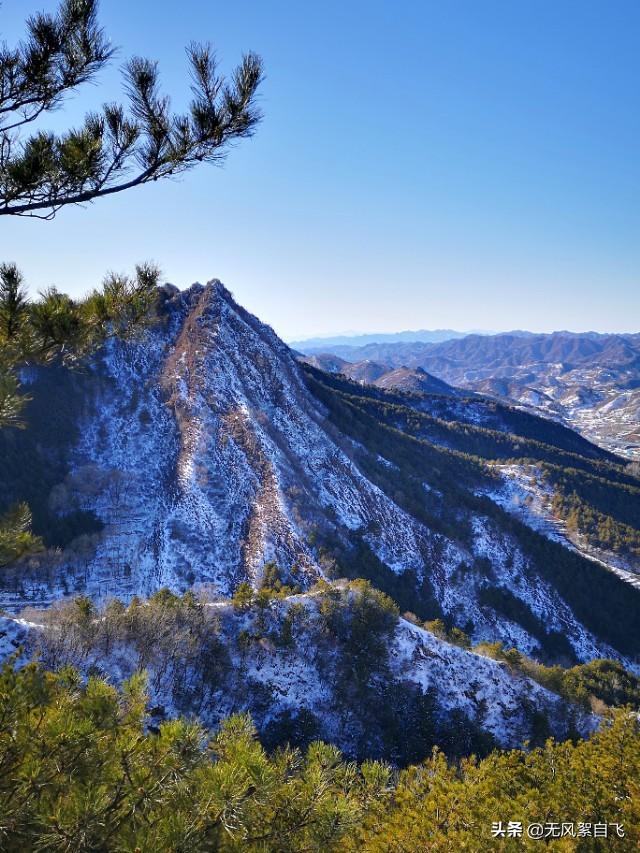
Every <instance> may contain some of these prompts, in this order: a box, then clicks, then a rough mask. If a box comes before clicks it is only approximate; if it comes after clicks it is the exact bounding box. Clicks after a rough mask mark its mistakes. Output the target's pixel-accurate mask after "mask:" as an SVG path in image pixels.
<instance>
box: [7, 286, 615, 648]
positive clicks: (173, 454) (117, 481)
mask: <svg viewBox="0 0 640 853" xmlns="http://www.w3.org/2000/svg"><path fill="white" fill-rule="evenodd" d="M165 297H166V299H165V304H164V311H163V318H162V320H161V321H160V322H159V323H158V324H157V325H156V326H155V327H153V328H152V329H151V330H149V331H147V332H146V333H145V334H144V335H143V336H142V337H141V338H140V339H138V340H129V341H120V340H112V341H110V342H109V344H108V346H107V347H106V349H105V351H104V352H103V353H102V355H101V356H100V357H99V358H96V359H95V360H94V362H93V364H92V366H91V369H92V370H93V373H94V375H95V380H96V381H95V388H96V399H95V401H94V405H93V406H92V410H91V411H92V413H91V414H89V415H87V416H86V418H85V420H84V421H83V422H82V424H81V428H80V434H81V436H82V438H81V441H80V442H79V444H78V445H77V446H76V447H75V448H74V449H73V452H72V468H73V470H72V473H71V475H70V476H69V477H68V478H67V482H66V484H65V487H66V488H67V491H68V492H69V494H70V495H71V498H70V506H69V509H83V510H88V511H93V512H95V514H96V515H97V516H98V518H99V519H100V520H101V521H102V522H103V523H104V525H105V528H104V531H103V532H102V534H100V535H99V536H97V537H94V540H95V541H92V542H91V543H89V546H90V547H89V546H88V547H84V546H83V548H80V547H79V546H76V547H73V548H69V549H67V550H66V551H65V552H63V553H58V554H48V555H46V556H45V557H44V558H39V557H36V558H33V559H31V560H29V561H26V562H24V563H21V564H20V566H19V568H18V570H17V571H16V573H15V575H14V577H13V579H12V581H11V583H7V584H5V587H4V589H3V590H0V604H1V605H2V606H4V607H6V608H8V609H13V610H19V609H20V608H21V607H23V606H24V605H25V604H28V603H30V604H35V605H42V604H45V603H47V602H51V601H52V600H54V599H56V598H60V597H63V596H65V595H68V594H73V593H77V592H86V593H88V594H90V595H93V596H96V597H99V598H107V597H109V596H119V597H121V598H124V599H128V598H130V597H131V596H132V595H133V594H140V595H143V596H145V595H148V594H150V593H151V592H153V591H155V590H157V589H158V588H160V587H162V586H169V587H170V588H172V589H176V590H184V589H186V588H187V587H189V586H191V585H192V584H193V583H196V582H200V583H208V584H211V585H213V586H215V587H217V589H218V591H219V592H221V593H224V594H228V593H230V592H231V591H232V590H233V589H234V588H235V587H236V586H237V584H238V583H239V582H240V581H242V580H248V581H249V582H250V583H252V584H253V585H254V586H257V585H259V583H260V579H261V573H262V567H263V566H264V564H265V562H268V561H270V560H274V561H276V562H277V563H278V564H279V566H280V567H281V569H282V570H284V572H285V576H286V574H287V572H290V571H293V570H294V569H295V572H296V582H297V583H301V584H302V585H303V586H308V585H309V584H310V583H311V582H313V581H314V580H315V579H317V578H318V577H321V576H322V573H323V572H322V568H321V561H320V557H319V554H318V552H317V551H316V550H315V549H314V547H313V545H312V544H311V543H312V541H313V535H312V534H313V533H314V531H315V530H317V529H318V528H324V529H329V530H330V531H331V532H332V533H334V534H335V535H336V536H337V537H339V538H341V539H342V541H343V542H346V543H348V542H349V541H350V540H351V538H352V537H353V536H354V535H356V534H357V535H359V536H361V537H362V538H363V539H364V541H365V542H366V543H367V544H368V545H369V547H370V548H371V550H372V551H373V552H374V553H375V554H376V556H377V557H378V558H379V559H380V560H381V561H382V562H383V563H384V564H385V565H386V566H387V567H388V568H389V569H390V570H391V571H393V572H395V573H398V574H400V573H404V572H407V571H411V572H412V573H413V574H414V576H415V579H416V583H417V584H418V585H420V584H422V582H423V581H427V582H428V583H429V584H430V585H431V587H432V588H433V592H434V595H435V597H436V599H437V600H438V602H439V603H440V605H441V607H442V609H443V611H444V613H445V614H447V615H448V616H450V617H451V618H452V619H453V620H454V621H455V623H456V624H458V625H460V626H465V625H466V624H467V623H469V622H471V623H473V626H474V627H473V636H474V639H476V640H479V639H491V640H494V639H504V640H505V641H506V642H508V643H510V644H517V645H518V646H519V647H520V648H521V649H522V651H524V652H532V651H534V650H535V649H536V648H537V646H538V640H537V639H536V638H535V637H533V636H531V635H530V634H528V633H527V632H526V631H525V630H524V629H523V628H522V627H521V626H519V625H517V624H516V623H513V622H510V621H508V620H506V619H504V618H503V617H501V616H498V615H497V614H496V613H495V612H493V611H492V610H491V609H490V608H487V607H485V606H481V605H480V603H479V601H478V595H479V592H480V590H481V588H482V586H483V585H486V584H487V582H490V583H493V584H496V585H501V586H505V587H506V588H508V589H509V590H511V591H512V592H513V593H514V594H515V595H517V596H518V597H519V598H521V599H522V600H523V601H525V602H526V603H527V605H528V606H529V607H530V608H531V609H532V610H533V611H534V612H535V613H536V614H537V615H538V616H539V618H540V619H541V620H542V622H543V623H544V624H545V625H547V626H549V627H550V628H552V629H554V630H561V631H563V633H564V634H566V636H567V637H568V638H569V640H570V642H571V643H572V645H573V647H574V649H575V652H576V654H577V656H578V657H579V658H580V659H582V660H586V659H589V658H592V657H594V656H596V657H597V656H616V655H615V653H614V652H613V650H612V649H610V648H609V647H608V646H606V645H605V644H603V643H601V642H598V641H596V639H595V638H594V637H592V636H591V635H590V634H589V633H588V632H587V631H585V629H584V628H583V626H582V625H581V624H580V623H579V622H578V621H577V620H576V618H575V617H574V616H573V614H572V613H571V611H570V609H569V608H568V606H567V605H566V604H565V603H564V602H563V601H562V599H561V598H560V597H559V596H558V594H557V593H556V592H555V591H554V590H553V589H552V588H551V587H550V586H549V584H547V583H546V582H544V581H543V580H542V579H541V578H540V577H539V576H538V575H537V573H536V571H535V567H533V566H532V565H531V564H530V562H529V560H528V559H527V558H525V557H524V556H523V555H522V553H521V551H520V550H519V547H518V545H517V543H516V541H515V540H514V539H513V538H512V537H510V536H509V535H508V534H505V533H504V531H501V530H500V529H499V528H498V527H497V526H496V525H495V523H494V522H492V521H490V520H489V519H487V518H483V517H482V516H477V517H475V518H474V520H473V526H472V531H471V542H470V543H469V542H467V543H466V544H462V543H461V542H458V541H453V540H450V539H447V538H445V537H444V536H443V535H441V534H438V533H435V532H433V531H431V530H430V529H428V528H427V527H426V526H425V525H424V524H423V523H420V522H418V521H417V520H416V519H414V518H413V517H412V516H410V515H409V514H408V513H407V512H405V511H404V510H403V509H401V508H400V507H399V506H398V505H397V504H396V503H395V502H394V500H393V499H392V497H391V496H389V495H387V494H385V493H384V492H383V491H382V490H381V489H380V488H378V487H377V486H376V485H375V484H373V483H372V482H371V481H370V480H369V479H367V477H365V476H364V475H363V473H362V472H361V471H360V470H359V469H358V467H357V466H356V464H355V463H354V461H353V459H352V458H351V453H352V452H353V447H352V444H351V443H350V441H349V440H348V439H346V438H345V437H344V436H343V435H342V434H340V433H338V431H337V430H336V429H335V427H333V426H332V425H331V424H329V422H328V421H327V420H326V418H325V413H324V411H323V408H322V405H321V404H320V402H319V401H318V400H317V399H316V398H315V397H314V396H313V395H312V394H311V392H310V391H309V389H308V388H307V386H306V384H305V382H304V380H303V376H302V373H301V368H300V366H299V365H298V363H297V361H296V359H295V355H294V354H293V353H292V352H291V351H290V350H289V349H288V347H287V346H286V345H285V344H284V343H283V342H282V341H280V339H279V338H278V337H277V336H276V335H275V333H274V332H273V331H272V329H270V328H269V327H268V326H266V325H264V324H263V323H261V322H260V321H259V320H258V319H257V318H255V317H254V316H252V315H251V314H249V313H248V312H247V311H245V310H244V309H243V308H241V307H240V306H238V305H237V304H236V303H235V302H234V300H233V298H232V296H231V294H230V293H229V291H228V290H227V289H226V288H225V287H224V286H223V285H222V284H221V283H220V282H219V281H216V280H214V281H212V282H210V283H209V284H207V285H206V286H203V285H199V284H198V285H193V286H192V287H191V288H190V289H189V290H187V291H184V292H178V291H177V290H176V289H174V288H166V289H165ZM458 403H459V401H458ZM458 403H457V404H458ZM459 405H460V406H461V407H462V403H459ZM470 405H471V407H472V406H473V404H470ZM472 415H473V408H471V409H470V411H469V412H467V416H468V417H471V416H472ZM380 464H384V463H383V462H382V461H381V462H380ZM425 485H426V486H427V487H428V485H429V484H428V483H427V484H425ZM479 558H485V560H488V562H489V563H490V567H491V576H490V579H488V577H487V573H486V571H485V570H484V569H482V568H481V569H478V568H477V565H476V564H477V561H478V559H479ZM10 575H11V573H10V572H7V573H6V576H7V577H10Z"/></svg>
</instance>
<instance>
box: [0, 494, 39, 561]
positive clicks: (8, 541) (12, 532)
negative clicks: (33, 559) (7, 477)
mask: <svg viewBox="0 0 640 853" xmlns="http://www.w3.org/2000/svg"><path fill="white" fill-rule="evenodd" d="M41 549H42V540H41V539H40V537H39V536H34V535H33V534H32V533H31V510H30V509H29V507H28V506H27V504H25V503H19V504H16V505H15V506H14V507H12V508H11V509H10V510H9V511H8V512H7V513H5V515H3V516H0V566H4V565H6V564H7V563H10V562H11V561H12V560H15V559H17V558H18V557H21V556H22V555H23V554H26V553H31V552H33V551H39V550H41Z"/></svg>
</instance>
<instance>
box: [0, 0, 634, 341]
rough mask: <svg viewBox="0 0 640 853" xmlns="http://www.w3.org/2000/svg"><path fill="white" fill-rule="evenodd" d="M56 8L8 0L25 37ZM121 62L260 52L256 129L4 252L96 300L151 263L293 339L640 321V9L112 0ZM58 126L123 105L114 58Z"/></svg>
mask: <svg viewBox="0 0 640 853" xmlns="http://www.w3.org/2000/svg"><path fill="white" fill-rule="evenodd" d="M54 7H55V3H54V2H49V0H39V1H38V0H3V3H2V8H0V32H1V34H2V37H3V38H5V39H7V40H8V41H9V42H11V41H13V40H14V39H15V38H16V37H17V36H18V35H19V34H20V32H21V30H22V22H23V19H24V16H25V15H26V14H27V13H29V12H32V11H35V10H37V9H40V8H46V9H53V8H54ZM102 19H103V23H104V25H105V27H106V29H107V31H108V33H109V35H110V36H111V39H112V41H113V42H114V44H116V45H118V46H119V47H120V53H119V61H120V62H121V61H122V60H124V59H125V58H126V57H127V56H130V55H131V54H135V53H137V54H141V55H145V56H149V57H151V58H154V59H157V60H159V62H160V65H161V69H162V75H163V80H164V83H165V87H166V89H167V91H168V92H169V93H170V94H172V96H173V97H174V102H175V105H176V106H180V105H183V104H184V103H185V100H186V93H187V88H188V86H187V76H186V64H185V57H184V46H185V44H187V43H188V42H189V41H191V40H192V39H199V40H209V41H211V42H213V44H214V45H215V46H216V48H217V50H218V54H219V57H220V59H221V61H222V63H223V67H224V68H226V69H228V68H230V67H231V66H232V64H233V63H234V61H236V60H237V59H238V58H239V56H240V54H241V53H242V51H243V50H248V49H251V50H255V51H256V52H258V53H260V54H262V56H263V58H264V61H265V66H266V73H267V80H266V81H265V83H264V86H263V89H262V108H263V110H264V113H265V119H264V122H263V124H262V125H261V127H260V128H259V130H258V133H257V135H256V136H255V138H254V139H253V140H250V141H246V142H244V143H242V144H241V145H240V146H239V147H238V148H237V149H236V150H235V151H233V152H232V153H231V156H230V157H229V160H228V161H227V164H226V166H225V167H224V168H223V169H219V168H216V167H212V166H203V167H201V168H199V169H197V170H196V171H193V172H191V173H189V174H188V175H187V176H186V177H184V178H183V179H181V180H180V181H179V182H175V183H166V182H165V183H159V184H157V185H154V186H149V187H144V188H140V189H135V190H131V191H130V192H126V193H124V194H122V195H119V196H118V195H116V196H113V197H111V198H109V199H103V200H101V201H99V202H97V203H96V204H95V205H93V206H90V207H88V208H86V209H84V210H70V209H67V210H62V211H61V212H60V213H59V214H58V217H57V218H56V220H55V221H54V222H39V221H36V220H27V219H17V218H12V217H10V218H7V217H3V218H2V219H1V220H0V258H1V259H3V260H15V261H16V262H17V263H18V264H19V265H20V266H21V267H22V268H23V270H24V272H25V273H26V275H27V277H28V281H29V283H30V285H31V287H32V289H33V290H36V289H39V288H42V287H44V286H46V285H49V284H56V285H57V286H59V287H60V288H63V289H66V290H68V291H70V292H73V293H78V294H79V293H81V292H83V291H85V290H87V289H88V288H90V287H92V286H93V285H95V284H97V283H98V281H99V280H100V279H101V278H102V276H103V274H104V273H105V272H106V271H107V270H108V269H115V270H128V269H132V267H133V265H134V263H136V262H137V261H140V260H145V259H154V260H156V261H157V262H158V263H159V264H160V265H161V267H162V269H163V270H164V272H165V275H166V278H167V280H169V281H172V282H173V283H174V284H177V285H178V286H180V287H184V286H186V285H188V284H190V283H191V282H193V281H196V280H199V281H205V280H207V279H209V278H212V277H217V278H220V279H222V280H223V281H224V282H225V283H226V284H227V285H228V286H229V287H230V289H231V290H232V291H233V292H234V293H235V295H236V298H237V299H238V300H239V301H240V302H242V303H243V304H244V305H245V307H247V308H248V309H249V310H251V311H253V312H254V313H256V314H258V315H259V316H260V317H261V318H262V319H263V320H265V321H267V322H269V323H271V324H272V325H273V326H274V328H275V329H276V331H278V332H279V333H280V334H281V335H282V336H283V337H285V338H287V339H292V338H299V337H305V336H311V335H315V334H322V333H325V334H329V333H335V332H340V331H344V330H347V329H349V330H356V331H363V332H364V331H395V330H401V329H416V328H437V327H453V328H456V329H463V330H464V329H469V328H487V329H495V330H500V329H512V328H527V329H531V330H533V331H539V330H540V331H550V330H553V329H560V328H569V329H573V330H577V331H580V330H587V329H596V330H598V331H638V330H640V51H639V50H638V44H639V42H640V2H638V1H637V0H628V1H627V2H625V0H599V2H592V0H535V2H534V0H446V1H445V0H423V2H402V1H401V0H396V2H391V0H389V2H375V0H366V2H365V0H342V2H334V0H323V2H322V3H301V2H294V0H289V1H288V2H284V0H282V2H280V0H268V2H264V0H262V2H257V0H256V2H241V0H235V2H226V3H225V2H217V3H213V2H210V0H180V2H175V0H174V2H169V0H136V2H131V0H103V2H102ZM101 80H102V85H101V86H99V87H90V88H89V89H88V90H87V91H86V92H85V93H84V94H83V95H82V96H79V97H76V98H74V99H73V100H72V101H71V102H69V104H68V107H67V110H66V111H65V112H63V113H60V114H58V115H56V116H54V117H53V118H51V119H48V120H47V122H46V123H45V125H47V126H51V127H58V128H60V127H63V126H64V120H65V118H67V119H68V118H69V116H71V117H73V118H74V120H77V119H78V118H79V116H80V114H81V112H82V110H83V109H84V108H85V107H88V106H99V104H100V103H101V102H102V101H104V100H113V99H114V98H116V97H117V96H118V91H119V77H118V62H116V63H115V64H114V67H113V69H112V70H110V71H108V72H107V73H105V74H104V75H103V77H102V78H101Z"/></svg>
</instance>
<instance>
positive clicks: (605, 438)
mask: <svg viewBox="0 0 640 853" xmlns="http://www.w3.org/2000/svg"><path fill="white" fill-rule="evenodd" d="M304 352H305V353H307V354H309V355H313V357H314V358H315V359H316V361H317V363H318V364H320V363H322V364H323V366H324V367H325V369H331V367H330V359H331V358H336V357H339V358H340V359H342V366H341V368H340V372H341V373H344V374H345V375H347V376H349V377H351V378H354V379H356V380H357V381H370V380H367V379H366V377H365V374H368V375H370V374H371V371H372V368H371V365H372V364H375V365H377V367H376V371H381V372H379V373H378V376H376V377H375V379H373V380H371V381H372V382H373V384H378V383H379V382H380V377H381V376H382V375H383V374H384V372H385V371H386V372H389V371H392V370H393V371H396V370H397V369H398V368H404V369H409V370H416V369H418V368H420V369H422V370H424V371H426V372H427V373H428V374H430V375H431V376H432V377H433V378H436V379H439V380H441V381H444V382H446V383H448V384H449V385H453V386H456V387H459V388H464V389H466V390H471V391H476V392H479V393H482V394H489V395H491V396H494V397H498V398H501V399H507V400H509V401H512V402H515V403H518V404H519V405H522V406H525V407H527V408H529V409H530V410H532V411H536V412H540V413H542V414H544V415H546V416H548V417H552V418H554V419H557V420H560V421H562V422H563V423H565V424H567V425H569V426H571V427H573V428H574V429H578V430H579V431H580V432H581V433H582V434H583V435H585V436H586V437H587V438H589V439H590V440H592V441H595V442H597V443H599V444H601V445H602V446H604V447H607V448H609V449H611V450H614V451H616V452H618V453H623V454H625V455H627V456H629V457H631V458H635V457H640V334H598V333H595V332H585V333H572V332H554V333H551V334H532V333H528V332H510V333H503V334H499V335H477V334H474V335H467V336H465V337H463V338H457V339H452V340H447V341H441V342H439V343H434V342H425V341H413V342H395V343H390V342H379V343H369V344H367V345H365V346H361V347H353V346H344V345H342V346H333V347H331V349H330V350H329V352H325V353H319V352H318V351H317V350H316V349H315V348H313V347H312V348H308V349H307V350H304ZM365 365H366V368H365ZM387 384H388V383H387ZM398 387H402V385H399V386H398Z"/></svg>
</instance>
